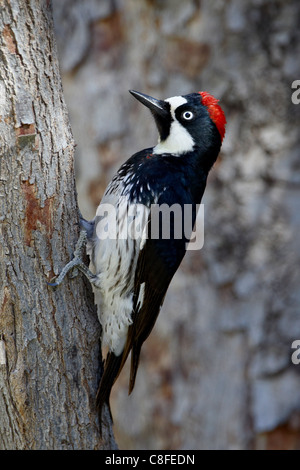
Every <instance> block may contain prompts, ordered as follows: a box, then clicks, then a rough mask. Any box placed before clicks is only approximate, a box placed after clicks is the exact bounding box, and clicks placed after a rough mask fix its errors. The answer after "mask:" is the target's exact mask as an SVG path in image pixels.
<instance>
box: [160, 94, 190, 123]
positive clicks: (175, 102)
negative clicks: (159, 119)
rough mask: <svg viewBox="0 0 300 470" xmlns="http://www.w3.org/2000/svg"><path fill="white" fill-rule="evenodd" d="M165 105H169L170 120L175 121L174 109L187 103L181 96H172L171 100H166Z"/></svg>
mask: <svg viewBox="0 0 300 470" xmlns="http://www.w3.org/2000/svg"><path fill="white" fill-rule="evenodd" d="M165 101H166V102H167V103H170V106H171V115H172V118H173V119H175V111H176V109H177V108H178V107H179V106H181V105H182V104H186V103H187V99H186V98H184V97H183V96H173V97H172V98H167V99H166V100H165Z"/></svg>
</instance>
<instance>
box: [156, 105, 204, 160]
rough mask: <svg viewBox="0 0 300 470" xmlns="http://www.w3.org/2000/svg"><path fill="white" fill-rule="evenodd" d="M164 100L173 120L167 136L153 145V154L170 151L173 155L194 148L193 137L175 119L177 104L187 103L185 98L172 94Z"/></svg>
mask: <svg viewBox="0 0 300 470" xmlns="http://www.w3.org/2000/svg"><path fill="white" fill-rule="evenodd" d="M165 101H167V102H168V103H170V106H171V116H172V118H173V121H172V123H171V128H170V133H169V135H168V137H167V138H166V139H165V140H163V141H159V142H158V144H157V145H156V146H155V147H154V150H153V153H154V154H163V153H172V154H174V155H180V154H182V153H187V152H191V151H192V150H193V148H194V144H195V142H194V139H193V138H192V136H191V135H190V133H189V132H188V131H187V130H186V129H185V128H184V127H183V126H182V125H181V124H180V122H179V121H177V119H176V115H175V111H176V109H177V108H178V106H181V105H182V104H185V103H187V100H186V99H185V98H183V96H173V97H172V98H168V99H166V100H165Z"/></svg>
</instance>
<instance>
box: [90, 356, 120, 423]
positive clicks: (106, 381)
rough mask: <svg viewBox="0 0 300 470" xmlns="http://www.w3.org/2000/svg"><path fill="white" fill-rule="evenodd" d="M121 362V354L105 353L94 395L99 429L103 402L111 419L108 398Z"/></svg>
mask: <svg viewBox="0 0 300 470" xmlns="http://www.w3.org/2000/svg"><path fill="white" fill-rule="evenodd" d="M121 363H122V355H120V356H115V355H114V353H112V352H109V353H108V354H107V357H106V360H105V363H104V371H103V375H102V377H101V380H100V384H99V387H98V392H97V396H96V405H97V409H98V413H99V421H100V429H101V424H102V419H103V416H102V410H103V406H104V405H105V404H106V405H107V407H108V410H109V413H110V417H111V420H112V414H111V410H110V404H109V398H110V392H111V389H112V386H113V384H114V383H115V381H116V379H117V377H118V375H119V372H120V366H121Z"/></svg>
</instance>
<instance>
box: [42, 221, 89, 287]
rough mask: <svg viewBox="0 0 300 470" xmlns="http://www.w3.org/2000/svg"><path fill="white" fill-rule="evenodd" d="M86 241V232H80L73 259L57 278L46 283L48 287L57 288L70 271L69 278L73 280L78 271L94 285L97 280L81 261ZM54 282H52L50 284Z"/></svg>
mask: <svg viewBox="0 0 300 470" xmlns="http://www.w3.org/2000/svg"><path fill="white" fill-rule="evenodd" d="M86 241H87V232H86V230H81V231H80V235H79V238H78V241H77V243H76V247H75V251H74V258H73V259H72V260H71V261H69V263H68V264H66V265H65V266H64V267H63V269H62V270H61V272H60V273H59V275H58V276H56V277H54V278H53V279H51V282H48V285H49V286H51V287H58V286H59V285H60V284H61V283H62V281H63V280H64V278H65V276H66V274H67V273H68V272H69V271H71V270H72V273H71V278H74V277H76V276H77V275H78V271H81V272H82V273H83V274H84V275H85V276H86V277H87V279H88V280H89V281H90V282H91V284H94V283H95V282H96V280H97V276H95V274H93V273H92V271H90V270H89V268H88V267H87V266H86V265H85V264H84V262H83V261H82V257H83V250H84V249H85V246H86ZM52 281H54V282H52Z"/></svg>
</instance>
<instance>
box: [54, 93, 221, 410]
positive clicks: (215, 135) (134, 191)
mask: <svg viewBox="0 0 300 470" xmlns="http://www.w3.org/2000/svg"><path fill="white" fill-rule="evenodd" d="M130 93H131V94H132V95H133V96H134V97H135V98H136V99H137V100H138V101H140V102H141V103H142V104H144V105H145V106H146V107H147V108H149V109H150V111H151V113H152V115H153V117H154V120H155V123H156V126H157V129H158V133H159V141H158V143H157V145H155V146H154V147H151V148H147V149H144V150H141V151H140V152H138V153H136V154H134V155H133V156H132V157H131V158H129V160H127V161H126V162H125V163H123V165H122V166H121V167H120V169H119V171H118V172H117V174H116V175H115V176H114V178H113V179H112V181H111V182H110V183H109V185H108V187H107V189H106V191H105V193H104V196H103V198H102V201H101V203H100V205H99V207H98V210H97V213H96V216H95V218H94V219H93V220H92V221H91V222H88V221H86V220H84V219H81V226H82V232H81V235H80V238H79V241H78V244H77V247H76V251H75V253H74V259H73V260H72V261H71V262H70V263H69V264H68V265H67V266H66V267H65V268H64V269H63V271H62V272H61V274H60V275H59V277H58V278H57V279H56V282H54V283H52V284H51V285H52V286H57V285H59V284H60V283H61V281H62V279H63V277H64V276H65V274H66V272H68V271H69V270H70V269H72V268H74V267H78V268H79V269H80V270H81V271H82V272H83V273H84V274H85V275H86V276H87V277H88V278H89V280H90V281H91V283H92V285H93V289H94V294H95V302H96V304H97V305H98V316H99V321H100V323H101V326H102V345H107V346H108V353H107V356H106V359H105V362H104V371H103V374H102V377H101V380H100V384H99V389H98V393H97V405H98V407H99V410H100V413H101V410H102V407H103V405H104V404H105V403H106V404H107V405H108V408H109V397H110V392H111V388H112V386H113V384H114V383H115V381H116V379H117V377H118V375H119V374H120V371H121V370H122V368H123V366H124V363H125V361H126V359H127V357H128V355H129V353H131V370H130V379H129V393H131V391H132V390H133V387H134V383H135V378H136V373H137V369H138V363H139V356H140V351H141V347H142V345H143V343H144V341H145V340H146V338H147V337H148V336H149V334H150V332H151V330H152V328H153V326H154V324H155V321H156V318H157V316H158V314H159V311H160V308H161V306H162V303H163V301H164V297H165V295H166V292H167V289H168V286H169V284H170V282H171V280H172V278H173V276H174V274H175V272H176V271H177V268H178V267H179V265H180V263H181V261H182V258H183V256H184V254H185V252H186V249H187V244H188V241H189V237H190V234H191V231H192V229H193V225H194V223H195V220H196V215H197V209H198V206H199V204H200V202H201V199H202V196H203V193H204V190H205V185H206V180H207V175H208V173H209V170H210V169H211V167H212V166H213V164H214V163H215V161H216V159H217V156H218V154H219V151H220V148H221V144H222V140H223V137H224V134H225V124H226V119H225V115H224V112H223V110H222V108H221V107H220V106H219V104H218V100H217V99H215V98H214V97H213V96H212V95H210V94H209V93H207V92H199V93H192V94H188V95H184V96H175V97H172V98H168V99H166V100H158V99H155V98H153V97H151V96H148V95H146V94H143V93H140V92H137V91H133V90H130ZM163 205H166V206H167V207H169V208H170V207H173V206H174V205H176V206H177V207H179V208H182V212H181V213H179V215H178V214H177V216H175V215H176V214H175V212H174V216H173V217H171V215H170V217H169V227H168V231H167V232H168V233H167V236H165V233H164V231H163V229H162V225H163V220H162V219H163V217H154V213H155V212H153V210H152V208H153V207H154V208H160V207H162V206H163ZM185 207H190V208H191V211H190V214H191V227H190V231H189V232H188V233H186V231H185V232H184V233H183V231H182V230H180V229H182V226H183V224H184V222H185V215H184V208H185ZM154 218H155V221H154ZM129 228H130V230H129ZM178 228H179V230H178ZM178 233H179V235H178ZM85 241H87V253H88V254H89V256H90V261H91V271H90V270H89V269H88V268H87V266H86V265H85V264H84V263H83V262H82V260H81V254H82V249H83V246H84V243H85ZM109 409H110V408H109Z"/></svg>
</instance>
